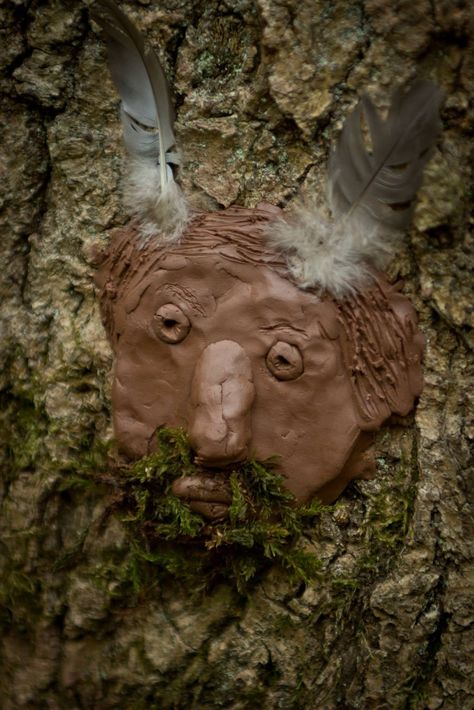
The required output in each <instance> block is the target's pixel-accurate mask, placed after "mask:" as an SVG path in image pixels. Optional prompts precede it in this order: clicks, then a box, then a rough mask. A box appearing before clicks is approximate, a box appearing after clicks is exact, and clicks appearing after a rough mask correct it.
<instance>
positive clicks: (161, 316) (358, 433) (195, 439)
mask: <svg viewBox="0 0 474 710" xmlns="http://www.w3.org/2000/svg"><path fill="white" fill-rule="evenodd" d="M278 214H279V210H278V209H277V208H275V207H271V206H269V205H265V204H262V205H259V207H258V208H256V209H253V210H246V209H243V208H238V207H233V208H230V209H228V210H224V211H221V212H217V213H210V214H207V213H206V214H199V215H197V216H196V217H195V218H194V219H193V221H192V222H191V223H190V225H189V227H188V229H187V231H186V232H185V234H184V236H183V238H182V241H181V242H180V243H179V244H178V245H175V246H172V247H167V248H165V247H163V246H157V245H156V244H154V243H153V240H149V241H148V242H147V243H146V244H143V241H142V239H141V237H140V236H139V235H138V234H137V232H135V231H134V230H133V228H130V227H129V228H127V229H125V230H123V231H119V232H118V233H116V235H115V238H114V240H113V243H112V245H111V248H110V250H109V252H108V254H107V255H106V257H105V259H104V261H103V263H102V264H101V266H100V268H99V270H98V272H97V275H96V284H97V286H98V287H99V289H100V297H101V308H102V314H103V319H104V324H105V327H106V329H107V333H108V335H109V338H110V342H111V344H112V347H113V349H114V353H115V370H114V383H113V392H112V405H113V417H114V428H115V435H116V438H117V440H118V442H119V445H120V447H121V449H122V451H123V452H124V453H125V454H126V455H127V456H128V457H130V458H138V457H141V456H143V455H145V454H146V453H148V452H149V450H150V447H152V446H153V442H154V440H155V433H156V431H157V429H158V428H159V427H161V426H165V425H166V426H171V427H182V428H184V429H185V430H186V431H187V432H188V434H189V437H190V441H191V443H192V446H193V448H194V450H195V452H196V461H197V463H198V464H199V465H200V466H201V467H202V470H203V475H202V477H196V478H194V477H193V478H192V479H191V478H188V479H180V481H177V482H176V484H175V489H174V490H175V493H176V494H177V495H179V496H180V497H182V498H184V499H186V500H188V501H190V503H191V506H192V507H193V508H194V509H195V510H196V511H198V512H200V513H201V514H203V515H205V516H206V517H209V518H214V519H218V518H220V517H223V516H224V515H225V512H226V510H227V506H228V504H229V502H230V498H229V493H228V490H227V487H226V485H225V470H226V467H227V466H229V465H230V464H232V463H235V462H238V461H242V460H244V459H245V458H246V457H247V456H249V455H250V454H251V455H252V456H257V457H258V458H260V459H265V458H268V457H269V456H274V455H277V456H278V467H279V469H280V470H281V472H282V473H283V474H284V475H285V477H286V478H285V480H286V486H287V488H288V489H289V490H290V491H291V492H292V493H293V494H294V495H295V497H296V499H297V501H298V502H300V503H302V502H306V501H308V500H310V499H311V498H312V497H313V496H318V497H319V498H321V499H322V500H323V501H325V502H330V501H333V500H334V499H335V498H337V496H338V495H339V494H340V493H341V491H342V490H343V489H344V487H345V486H346V485H347V483H348V482H349V481H350V480H352V479H353V478H366V477H370V476H371V475H372V473H373V470H374V460H373V454H372V437H373V432H374V431H375V430H376V429H377V428H379V427H380V426H381V424H382V423H383V422H384V421H385V420H386V419H388V418H389V417H390V415H391V414H393V413H396V414H401V415H406V414H408V412H409V411H410V410H411V409H412V408H413V405H414V401H415V398H416V397H417V396H418V395H419V394H420V392H421V387H422V376H421V366H420V361H421V356H422V352H423V336H422V335H421V334H420V333H419V331H418V330H417V325H416V315H415V311H414V309H413V307H412V306H411V304H410V303H409V301H408V300H407V299H406V298H405V297H404V296H402V295H401V294H400V293H399V292H398V291H397V290H396V288H394V287H392V286H390V285H389V284H388V283H387V281H386V280H385V278H384V277H383V276H382V275H381V274H376V275H375V274H374V280H373V283H372V284H371V286H370V288H368V289H366V290H365V291H362V292H359V293H357V294H356V295H355V296H353V297H350V298H346V299H344V300H341V301H336V300H334V299H333V298H332V297H330V296H329V295H327V294H321V293H319V292H317V291H316V290H302V289H300V288H298V286H297V285H296V284H295V283H293V282H292V280H291V278H290V277H289V274H288V272H287V269H286V266H285V262H284V260H283V259H282V258H281V257H280V256H279V255H278V254H276V253H275V252H274V251H272V250H271V249H270V248H269V247H268V246H267V245H266V244H265V239H264V236H263V232H264V230H265V229H268V224H269V223H270V222H271V221H272V220H274V219H275V217H276V216H278Z"/></svg>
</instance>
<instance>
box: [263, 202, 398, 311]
mask: <svg viewBox="0 0 474 710" xmlns="http://www.w3.org/2000/svg"><path fill="white" fill-rule="evenodd" d="M267 236H268V240H269V241H270V243H272V244H273V246H274V247H275V248H276V249H278V250H280V251H282V252H284V253H286V254H287V262H288V268H289V270H290V273H291V275H292V276H293V278H294V279H295V280H296V281H297V282H298V285H299V286H300V287H301V288H311V287H319V288H320V289H321V291H325V290H327V291H329V292H330V293H332V294H333V295H334V296H335V297H336V298H340V297H342V296H345V295H347V294H350V293H352V292H354V291H355V290H357V289H358V288H361V287H362V286H364V285H365V284H366V283H367V282H368V281H369V280H370V269H369V268H368V265H367V263H366V262H365V261H364V245H365V242H366V240H367V235H363V234H355V233H354V232H351V234H350V236H349V238H348V232H347V225H346V224H345V223H344V222H343V221H342V220H341V221H339V222H331V221H330V220H329V219H327V218H326V217H325V215H324V214H323V213H322V211H321V210H319V209H318V208H317V207H314V206H306V205H303V204H299V205H297V206H296V207H295V210H294V213H293V215H292V217H291V218H289V219H288V220H283V219H280V220H278V221H277V222H273V223H272V224H271V225H269V228H268V232H267ZM386 248H387V245H386V242H385V241H383V243H382V245H381V251H382V250H383V251H385V250H386Z"/></svg>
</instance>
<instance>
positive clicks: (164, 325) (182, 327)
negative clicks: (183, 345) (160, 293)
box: [151, 303, 191, 343]
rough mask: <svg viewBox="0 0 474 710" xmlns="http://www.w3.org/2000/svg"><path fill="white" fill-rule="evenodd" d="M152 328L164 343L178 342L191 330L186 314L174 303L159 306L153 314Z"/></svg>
mask: <svg viewBox="0 0 474 710" xmlns="http://www.w3.org/2000/svg"><path fill="white" fill-rule="evenodd" d="M151 327H152V330H153V333H154V334H155V335H156V337H157V338H159V339H160V340H163V341H164V342H165V343H180V342H181V341H182V340H184V339H185V337H186V336H187V334H188V333H189V331H190V330H191V323H190V322H189V318H188V317H187V315H185V314H184V313H183V311H182V310H181V308H179V307H178V306H175V304H174V303H165V305H164V306H160V307H159V308H158V310H157V311H156V313H155V315H154V316H153V322H152V325H151Z"/></svg>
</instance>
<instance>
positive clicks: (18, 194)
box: [0, 0, 474, 710]
mask: <svg viewBox="0 0 474 710" xmlns="http://www.w3.org/2000/svg"><path fill="white" fill-rule="evenodd" d="M123 7H124V9H126V10H127V12H129V13H130V14H131V15H132V16H133V17H134V19H135V20H136V22H137V23H138V24H139V25H140V27H141V28H142V29H143V30H144V31H145V32H146V33H147V35H148V36H149V37H150V38H151V39H152V41H153V42H154V43H156V44H157V45H158V46H159V47H160V56H161V58H162V59H163V61H164V64H165V67H166V70H167V72H168V73H169V76H170V77H171V78H172V79H173V83H174V86H175V100H176V106H177V117H178V124H177V128H178V135H179V139H180V142H181V143H182V146H183V149H184V153H185V164H184V167H183V170H182V173H181V180H182V183H183V185H184V187H185V189H187V190H188V192H192V193H193V195H194V199H196V200H197V201H199V202H200V204H203V205H207V206H208V207H210V208H215V207H217V206H219V205H224V206H225V205H227V204H229V203H230V202H237V203H239V204H243V205H246V206H252V205H255V204H257V203H258V202H259V201H260V200H262V199H266V200H268V201H270V202H273V203H275V204H280V205H286V204H288V203H290V204H289V207H291V201H292V200H293V198H294V197H295V195H296V194H297V192H298V190H301V191H302V192H303V194H304V195H305V196H312V195H317V194H321V191H322V190H323V188H324V175H325V165H326V160H327V155H328V150H329V147H330V144H331V141H332V140H333V139H334V138H335V136H336V135H337V132H338V131H339V130H340V126H341V121H342V119H343V117H344V116H345V115H347V112H348V110H349V109H350V108H351V107H352V106H353V105H354V104H355V102H356V100H357V97H358V96H359V95H360V94H361V93H362V92H364V91H368V92H369V93H370V94H371V96H373V97H374V99H375V100H376V101H377V102H378V104H379V105H380V106H381V107H383V106H386V105H387V101H388V98H389V94H390V91H391V89H392V87H393V86H394V85H395V84H398V83H399V82H400V81H404V80H409V79H410V78H412V77H413V76H415V75H416V74H420V75H422V76H429V77H431V78H433V79H435V80H437V81H438V82H439V83H440V84H441V86H442V87H443V89H444V90H445V92H446V101H445V104H444V108H443V116H442V117H443V124H444V130H443V135H442V137H441V139H440V141H439V144H438V147H437V150H436V154H435V156H434V159H433V160H432V162H431V163H430V166H429V168H428V170H427V175H426V180H425V183H424V186H423V188H422V192H421V195H420V200H419V205H418V208H417V212H416V216H415V220H414V225H413V229H412V230H411V233H410V235H409V239H408V240H407V246H406V248H405V249H404V250H403V251H402V252H401V253H400V255H399V257H398V258H397V260H396V262H395V263H394V264H393V265H392V267H391V275H392V276H393V278H400V277H401V278H403V279H404V282H405V286H404V288H405V292H406V293H407V294H409V295H410V297H411V298H412V300H413V301H414V303H415V304H416V307H417V309H418V312H419V314H420V319H421V326H422V329H423V332H424V333H425V335H426V337H427V351H426V358H425V381H426V384H425V390H424V393H423V395H422V398H421V400H420V403H419V405H418V408H417V411H416V414H415V416H414V418H412V419H409V420H406V421H404V422H399V423H398V424H397V425H396V426H394V427H392V428H387V429H386V430H385V431H384V432H383V433H382V434H381V435H380V437H379V440H378V445H377V446H378V456H379V458H378V463H379V466H378V468H379V471H378V477H377V479H376V480H374V481H371V482H361V483H358V484H354V485H352V486H351V487H350V488H349V489H348V490H347V492H346V493H345V494H344V495H343V496H342V497H341V499H340V501H339V502H338V504H337V505H336V506H335V507H334V509H333V510H331V511H327V512H325V513H324V514H323V515H322V516H321V518H320V520H319V522H317V524H316V525H315V527H314V530H312V531H311V533H310V534H309V535H308V536H307V537H306V539H305V544H306V545H307V546H308V549H314V550H315V551H316V553H317V555H318V556H319V558H320V559H321V560H322V563H323V574H322V576H321V579H320V580H318V581H317V582H315V583H311V584H308V585H301V584H296V583H292V582H291V581H289V580H288V579H287V578H286V577H285V575H284V574H282V573H281V572H279V571H278V570H276V569H273V570H270V571H269V572H268V573H267V574H266V575H265V577H264V578H263V579H262V580H260V581H259V583H258V584H257V585H256V586H255V587H254V588H253V589H252V590H251V592H250V593H249V594H248V595H247V596H241V595H238V594H237V593H236V592H235V590H233V589H232V588H230V587H229V586H227V585H225V584H221V585H219V586H218V587H217V588H215V589H214V590H213V591H212V592H211V593H210V594H209V596H207V597H204V598H203V599H200V600H199V601H196V599H193V598H192V597H191V596H190V595H189V590H187V589H183V588H182V587H180V586H179V585H176V584H173V583H172V582H171V581H166V582H165V581H164V582H163V583H162V584H161V585H159V586H158V587H157V589H156V593H155V594H154V596H152V597H151V598H146V599H141V598H138V599H136V600H135V602H134V604H131V603H130V604H124V603H123V599H122V598H121V579H120V578H119V577H118V576H117V569H118V568H120V564H119V563H120V560H123V558H124V556H126V554H127V551H128V546H129V538H128V537H127V535H126V531H125V530H124V526H123V525H122V524H121V522H120V520H119V519H118V518H117V517H114V516H106V515H104V513H105V511H106V510H107V508H108V506H109V505H110V503H111V496H113V493H111V491H110V490H105V489H102V488H100V487H96V486H84V485H82V484H81V480H82V477H81V476H77V477H76V479H75V480H76V484H75V485H74V476H75V474H77V472H81V471H84V470H86V469H88V470H90V468H91V467H92V468H94V466H95V465H97V461H96V460H95V459H94V452H96V451H97V450H98V449H100V447H101V445H102V444H103V443H104V442H107V441H108V440H110V438H111V429H110V400H109V386H110V368H111V362H112V359H111V353H110V350H109V347H108V344H107V341H106V338H105V334H104V333H103V331H102V326H101V323H100V317H99V313H98V307H97V303H96V301H95V296H94V291H93V287H92V274H93V258H92V252H93V250H94V249H96V248H97V247H100V246H102V245H104V244H106V243H107V241H108V233H109V232H110V230H111V229H112V228H114V227H116V226H119V225H121V224H123V223H124V222H125V220H126V216H125V214H124V213H123V210H122V207H121V202H120V174H121V170H122V153H121V151H122V149H121V144H120V127H119V122H118V119H117V103H118V102H117V97H116V95H115V93H114V90H113V87H112V85H111V82H110V79H109V77H108V71H107V67H106V62H105V51H104V47H103V44H102V42H101V41H100V39H99V37H98V35H97V33H96V29H95V28H91V26H90V23H89V21H88V15H87V8H86V6H85V5H84V4H82V3H80V2H79V1H78V0H66V1H63V2H60V1H59V0H31V1H30V0H28V1H24V0H1V2H0V18H1V20H0V32H1V34H2V36H3V37H4V38H5V40H6V41H4V42H2V44H1V49H0V90H1V92H2V102H1V109H0V116H1V119H0V123H1V127H2V137H3V148H2V161H3V162H2V170H3V171H4V180H3V181H2V190H1V195H0V209H1V212H0V223H1V233H2V240H1V246H0V249H1V256H0V259H1V269H0V290H1V302H2V313H1V320H0V323H1V326H0V327H1V339H0V389H1V392H0V403H1V407H0V437H1V441H2V449H1V453H0V457H1V458H0V460H1V469H2V477H1V481H0V536H1V542H0V606H1V612H0V624H1V628H2V633H1V641H0V644H1V645H0V655H1V667H2V674H1V678H0V699H1V705H2V707H4V708H6V709H7V710H16V709H17V708H42V707H49V708H64V707H68V708H71V709H72V708H83V707H87V708H101V709H102V708H115V707H123V708H199V709H200V710H201V709H203V708H204V709H207V708H209V709H211V708H220V707H226V708H232V709H233V710H238V709H243V708H253V707H255V706H256V705H257V704H259V705H261V706H262V707H263V708H268V709H270V708H308V709H309V708H310V709H311V710H313V709H319V708H321V709H324V710H331V708H334V709H335V708H341V707H344V708H354V709H356V708H385V707H387V708H419V709H420V710H421V709H422V708H423V709H424V708H428V709H429V710H436V709H437V708H443V709H448V710H449V709H451V708H452V709H453V710H454V709H456V708H460V707H470V706H471V705H472V703H473V698H474V686H473V681H472V678H473V677H474V673H473V668H472V666H473V658H474V607H473V601H472V600H473V594H472V590H473V584H474V563H473V560H474V549H473V543H472V540H473V539H474V535H473V532H474V530H473V528H474V525H473V506H474V488H473V483H472V481H473V477H472V439H473V437H474V426H473V414H472V413H473V411H474V407H473V394H472V393H473V391H474V390H473V387H472V369H473V365H472V345H473V339H472V313H473V311H472V299H473V287H472V278H470V272H471V271H472V265H473V240H472V221H470V218H469V208H470V204H471V202H472V194H473V182H472V164H473V160H472V149H471V147H470V142H469V139H470V135H471V133H472V122H473V109H472V105H473V104H472V96H473V77H474V72H473V67H474V60H473V52H472V36H473V35H472V32H471V31H470V23H471V17H470V8H469V3H465V2H462V0H431V1H430V2H428V0H427V1H426V2H422V3H418V4H417V3H413V2H408V0H400V2H397V3H393V2H388V1H387V0H367V1H366V2H357V3H344V2H330V1H329V0H318V1H317V2H313V1H310V0H302V1H299V2H297V1H296V0H258V1H257V2H250V0H233V1H232V2H230V0H220V1H219V2H218V1H217V0H209V1H208V2H200V1H199V0H163V1H162V2H160V3H157V2H155V1H154V0H151V1H150V2H144V1H143V2H138V0H137V1H136V2H128V3H125V4H124V5H123ZM66 480H67V481H68V483H70V484H71V485H65V481H66Z"/></svg>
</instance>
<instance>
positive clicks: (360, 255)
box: [268, 81, 442, 298]
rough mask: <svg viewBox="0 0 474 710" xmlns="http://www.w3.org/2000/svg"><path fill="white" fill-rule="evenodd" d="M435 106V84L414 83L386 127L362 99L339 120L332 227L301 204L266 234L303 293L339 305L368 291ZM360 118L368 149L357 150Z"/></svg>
mask: <svg viewBox="0 0 474 710" xmlns="http://www.w3.org/2000/svg"><path fill="white" fill-rule="evenodd" d="M441 99H442V94H441V91H440V90H439V88H438V87H437V86H436V85H435V84H432V83H431V82H429V81H419V82H416V83H415V84H414V85H413V86H412V87H411V88H410V89H409V90H408V91H406V92H403V91H402V90H401V89H399V90H398V91H397V92H396V93H395V95H394V98H393V101H392V105H391V107H390V111H389V114H388V117H387V119H386V120H385V121H383V120H382V119H381V118H380V117H379V116H378V114H377V112H376V110H375V107H374V106H373V105H372V103H371V102H370V101H369V99H368V98H367V97H364V98H363V99H362V101H361V102H360V103H359V104H358V106H357V107H356V109H355V110H354V111H353V113H352V114H351V115H350V116H349V118H348V119H347V120H346V122H345V125H344V127H343V130H342V133H341V136H340V138H339V142H338V145H337V147H336V149H335V151H334V152H333V153H332V156H331V160H330V165H329V179H328V202H329V205H330V207H331V211H332V213H333V220H332V221H331V220H329V219H327V218H326V217H325V216H324V215H323V213H322V212H321V211H320V210H318V208H317V207H311V206H309V207H308V206H305V205H302V204H300V205H299V206H297V207H296V208H295V211H294V214H293V216H292V217H290V218H289V219H288V220H287V221H283V220H280V221H277V222H275V223H273V224H272V225H271V226H270V227H269V229H268V238H269V240H270V241H271V243H273V245H274V246H275V247H276V248H278V249H280V250H281V251H283V252H286V254H287V259H288V266H289V269H290V272H291V273H292V275H293V277H294V278H295V279H296V280H297V281H298V283H299V285H300V286H301V287H302V288H309V287H319V288H321V290H327V291H329V292H330V293H332V294H333V295H334V296H336V297H337V298H341V297H343V296H345V295H348V294H350V293H351V292H353V291H355V290H357V289H360V288H361V287H363V286H364V285H365V284H367V282H368V281H369V280H370V275H371V267H376V268H378V269H383V268H385V267H386V266H387V263H388V261H389V260H390V258H391V257H392V256H393V254H394V251H395V249H396V247H397V246H399V245H400V243H401V241H402V239H403V236H404V232H405V229H406V228H407V227H408V225H409V222H410V218H411V215H412V211H413V204H414V199H415V197H416V192H417V190H418V188H419V186H420V183H421V179H422V172H423V168H424V166H425V164H426V162H427V160H428V159H429V157H430V155H431V152H432V148H433V145H434V143H435V140H436V138H437V136H438V132H439V129H440V121H439V105H440V102H441ZM363 113H364V114H365V116H366V119H367V122H368V125H369V130H370V135H371V141H372V148H371V149H369V148H367V147H366V146H365V144H364V139H363V134H362V127H361V121H360V119H361V116H362V114H363Z"/></svg>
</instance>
